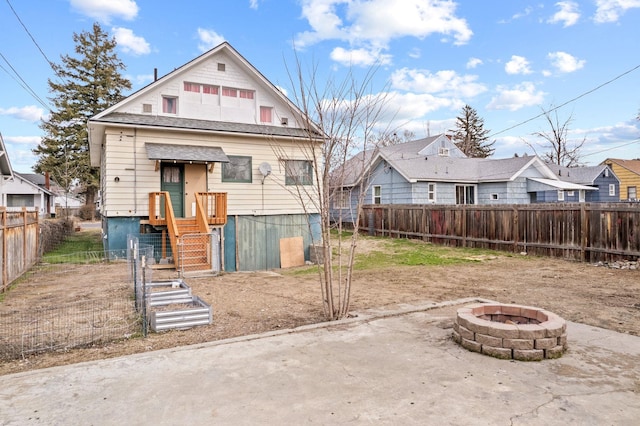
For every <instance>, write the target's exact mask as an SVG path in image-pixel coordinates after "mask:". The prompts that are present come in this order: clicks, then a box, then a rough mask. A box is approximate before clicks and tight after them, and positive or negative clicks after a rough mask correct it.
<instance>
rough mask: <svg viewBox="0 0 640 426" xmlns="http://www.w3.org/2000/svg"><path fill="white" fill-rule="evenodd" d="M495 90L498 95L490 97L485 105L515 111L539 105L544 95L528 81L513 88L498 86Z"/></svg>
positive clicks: (490, 107) (489, 107)
mask: <svg viewBox="0 0 640 426" xmlns="http://www.w3.org/2000/svg"><path fill="white" fill-rule="evenodd" d="M496 90H497V92H498V95H496V96H494V97H493V98H492V99H491V102H489V105H487V108H488V109H498V110H502V109H508V110H509V111H517V110H519V109H521V108H524V107H528V106H533V105H540V104H541V103H542V101H543V100H544V95H545V93H544V92H542V91H540V90H536V87H535V85H534V84H533V83H531V82H528V81H525V82H523V83H521V84H518V85H516V86H514V87H513V88H509V87H507V86H498V87H497V88H496Z"/></svg>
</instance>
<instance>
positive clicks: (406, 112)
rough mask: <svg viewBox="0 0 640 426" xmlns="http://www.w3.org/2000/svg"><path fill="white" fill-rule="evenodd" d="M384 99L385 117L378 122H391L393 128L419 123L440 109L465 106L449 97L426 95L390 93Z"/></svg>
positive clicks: (455, 108)
mask: <svg viewBox="0 0 640 426" xmlns="http://www.w3.org/2000/svg"><path fill="white" fill-rule="evenodd" d="M386 99H387V103H386V104H385V112H386V117H381V120H380V121H381V122H385V123H386V122H392V123H393V124H394V125H395V127H397V126H403V125H406V124H407V123H411V122H412V121H415V122H418V123H419V122H421V121H422V120H424V117H425V116H426V115H427V114H429V113H431V112H434V111H437V110H439V109H442V108H448V109H451V110H457V109H460V108H462V107H463V106H464V104H465V102H464V101H462V100H459V99H454V98H451V97H449V96H434V95H431V94H428V93H399V92H391V93H389V94H388V97H387V98H386ZM392 127H394V126H392Z"/></svg>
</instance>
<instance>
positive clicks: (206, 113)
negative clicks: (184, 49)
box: [89, 42, 320, 166]
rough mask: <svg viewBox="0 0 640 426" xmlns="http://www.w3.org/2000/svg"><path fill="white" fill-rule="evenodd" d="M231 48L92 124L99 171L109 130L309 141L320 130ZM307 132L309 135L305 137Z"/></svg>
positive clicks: (179, 70) (206, 57) (177, 72)
mask: <svg viewBox="0 0 640 426" xmlns="http://www.w3.org/2000/svg"><path fill="white" fill-rule="evenodd" d="M303 117H304V115H303V114H302V112H301V111H300V110H299V109H298V108H297V107H296V106H295V105H294V104H293V103H292V102H291V101H290V100H289V99H287V97H286V96H285V95H284V94H283V93H282V92H281V91H280V90H279V89H278V88H277V87H276V86H274V85H273V84H271V83H270V82H269V81H268V80H267V79H266V78H265V77H264V76H263V75H262V74H261V73H260V72H258V70H257V69H255V68H254V67H253V66H252V65H251V64H250V63H249V62H248V61H246V60H245V59H244V58H243V57H242V56H241V55H240V54H239V53H238V52H237V51H236V50H235V49H233V47H231V45H229V43H227V42H224V43H222V44H220V45H219V46H217V47H215V48H213V49H211V50H210V51H208V52H206V53H204V54H203V55H201V56H199V57H198V58H196V59H194V60H192V61H190V62H189V63H187V64H185V65H183V66H181V67H179V68H177V69H176V70H174V71H172V72H171V73H169V74H167V75H165V76H164V77H162V78H160V79H158V80H156V81H154V82H153V83H151V84H149V85H148V86H146V87H144V88H142V89H141V90H139V91H137V92H136V93H133V94H132V95H130V96H129V97H127V98H126V99H124V100H122V101H121V102H119V103H118V104H116V105H114V106H112V107H110V108H108V109H106V110H105V111H103V112H101V113H99V114H97V115H96V116H95V117H93V118H91V119H90V120H89V143H90V156H91V163H92V165H93V166H100V161H101V156H102V150H101V147H102V144H103V143H104V134H105V129H106V127H108V126H113V125H122V126H125V127H136V128H139V127H142V126H144V127H149V128H156V129H182V130H185V131H186V130H189V131H199V132H225V133H239V134H261V135H263V136H265V137H269V136H273V135H276V136H288V137H294V138H308V136H309V131H311V132H312V133H313V134H316V135H319V134H320V132H319V130H318V129H317V128H316V127H315V126H314V125H313V124H312V123H310V122H309V120H306V119H304V118H303ZM307 129H309V131H307Z"/></svg>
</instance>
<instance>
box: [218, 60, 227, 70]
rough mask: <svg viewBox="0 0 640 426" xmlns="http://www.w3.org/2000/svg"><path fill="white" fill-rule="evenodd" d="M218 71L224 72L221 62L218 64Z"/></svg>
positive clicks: (224, 67) (224, 68)
mask: <svg viewBox="0 0 640 426" xmlns="http://www.w3.org/2000/svg"><path fill="white" fill-rule="evenodd" d="M218 71H221V72H225V71H226V66H225V64H223V63H222V62H218Z"/></svg>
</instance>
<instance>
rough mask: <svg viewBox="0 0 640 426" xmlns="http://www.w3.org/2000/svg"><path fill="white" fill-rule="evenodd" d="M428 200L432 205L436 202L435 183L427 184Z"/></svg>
mask: <svg viewBox="0 0 640 426" xmlns="http://www.w3.org/2000/svg"><path fill="white" fill-rule="evenodd" d="M427 200H428V201H429V202H430V203H435V202H436V184H435V183H427Z"/></svg>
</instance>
